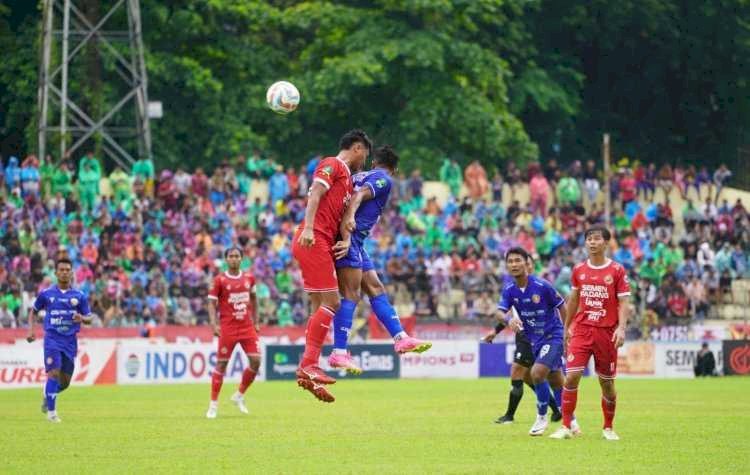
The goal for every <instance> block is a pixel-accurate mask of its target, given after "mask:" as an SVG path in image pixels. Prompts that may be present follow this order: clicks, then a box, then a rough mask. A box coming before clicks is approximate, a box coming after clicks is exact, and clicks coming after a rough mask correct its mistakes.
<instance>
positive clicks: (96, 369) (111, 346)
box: [0, 338, 116, 389]
mask: <svg viewBox="0 0 750 475" xmlns="http://www.w3.org/2000/svg"><path fill="white" fill-rule="evenodd" d="M115 348H116V340H114V339H100V338H97V339H81V340H79V341H78V354H77V355H76V359H75V370H74V372H73V380H72V381H71V384H73V385H83V386H90V385H92V384H112V383H114V382H115V379H116V378H115V362H116V361H115ZM46 380H47V373H46V372H45V370H44V341H43V340H41V339H40V340H37V341H35V342H33V343H27V342H26V341H24V340H19V341H18V342H16V344H14V345H0V389H15V388H33V387H40V386H41V385H42V384H43V383H44V382H45V381H46Z"/></svg>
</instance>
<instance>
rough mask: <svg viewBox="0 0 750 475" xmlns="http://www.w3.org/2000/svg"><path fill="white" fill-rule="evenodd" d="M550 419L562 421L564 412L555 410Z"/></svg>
mask: <svg viewBox="0 0 750 475" xmlns="http://www.w3.org/2000/svg"><path fill="white" fill-rule="evenodd" d="M549 420H550V421H552V422H559V421H561V420H562V412H560V411H555V412H553V413H552V416H551V417H550V418H549Z"/></svg>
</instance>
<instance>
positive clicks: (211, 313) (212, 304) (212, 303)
mask: <svg viewBox="0 0 750 475" xmlns="http://www.w3.org/2000/svg"><path fill="white" fill-rule="evenodd" d="M218 302H219V301H218V300H216V299H212V298H209V299H208V303H207V304H206V308H207V310H208V321H209V322H210V324H211V328H213V330H214V336H220V335H221V328H220V327H219V325H217V324H216V305H217V304H218Z"/></svg>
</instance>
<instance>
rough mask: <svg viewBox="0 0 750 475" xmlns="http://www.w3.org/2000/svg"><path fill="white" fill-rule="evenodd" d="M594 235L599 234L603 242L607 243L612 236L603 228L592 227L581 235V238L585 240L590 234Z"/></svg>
mask: <svg viewBox="0 0 750 475" xmlns="http://www.w3.org/2000/svg"><path fill="white" fill-rule="evenodd" d="M594 233H600V234H601V235H602V238H603V239H604V240H605V241H609V240H610V239H611V238H612V234H610V232H609V229H607V228H606V227H604V226H592V227H590V228H588V229H587V230H586V232H585V233H584V234H583V238H584V239H587V238H588V237H589V235H590V234H594Z"/></svg>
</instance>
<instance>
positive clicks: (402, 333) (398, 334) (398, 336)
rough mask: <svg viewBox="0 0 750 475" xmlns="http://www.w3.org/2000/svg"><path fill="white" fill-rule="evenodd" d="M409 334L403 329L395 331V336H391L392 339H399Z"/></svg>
mask: <svg viewBox="0 0 750 475" xmlns="http://www.w3.org/2000/svg"><path fill="white" fill-rule="evenodd" d="M407 336H409V335H408V334H407V333H406V332H405V331H400V332H398V333H396V336H394V337H393V341H399V340H400V339H402V338H406V337H407Z"/></svg>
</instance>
